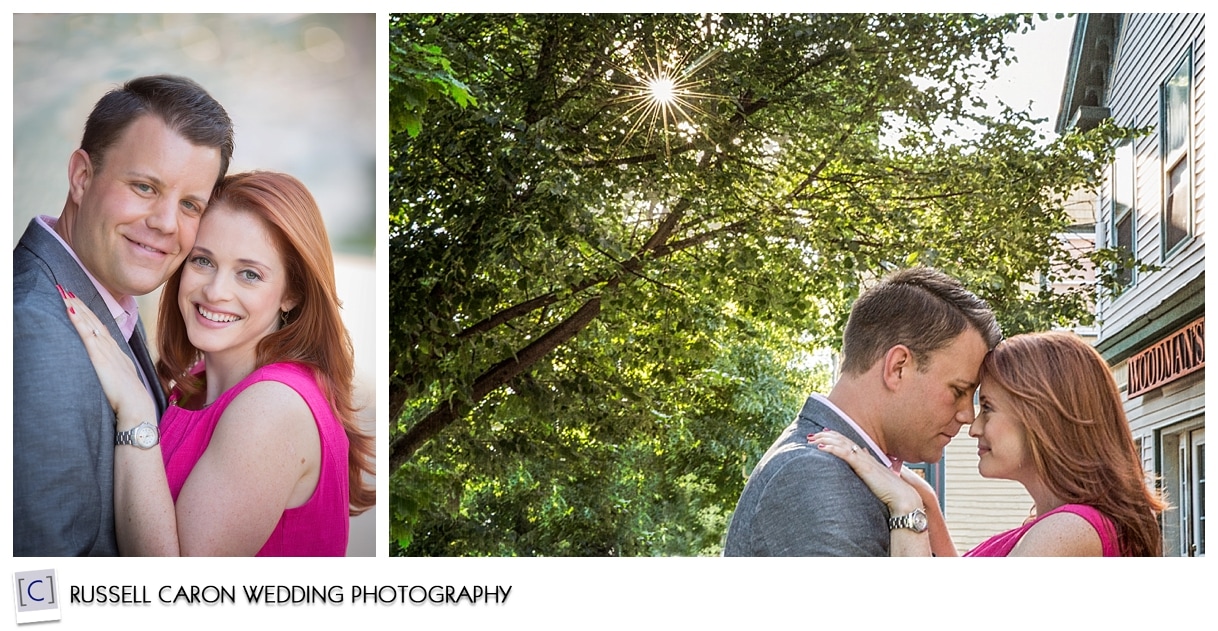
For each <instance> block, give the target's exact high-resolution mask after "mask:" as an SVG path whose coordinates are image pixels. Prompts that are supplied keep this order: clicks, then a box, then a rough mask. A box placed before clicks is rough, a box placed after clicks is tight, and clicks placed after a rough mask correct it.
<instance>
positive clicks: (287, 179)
mask: <svg viewBox="0 0 1218 631" xmlns="http://www.w3.org/2000/svg"><path fill="white" fill-rule="evenodd" d="M64 300H65V304H66V305H67V307H68V311H69V318H70V319H71V320H72V322H73V323H74V324H75V325H76V329H77V332H78V333H80V335H81V339H82V340H83V341H84V343H85V347H86V349H87V350H88V351H89V356H90V358H92V360H93V364H94V368H95V369H96V370H97V374H98V377H99V378H100V380H101V382H102V385H103V387H104V389H105V391H106V396H107V398H108V399H109V401H110V404H111V405H112V406H113V407H114V410H115V412H116V416H117V417H118V421H117V425H118V426H117V427H116V433H117V439H116V445H115V458H114V461H115V465H114V469H115V473H114V477H115V480H114V505H115V514H116V515H117V519H116V524H115V526H116V531H117V536H118V543H119V550H120V551H121V553H122V554H124V555H164V556H178V555H181V556H186V555H212V556H243V555H258V556H341V555H343V554H344V553H345V552H346V548H347V538H348V528H349V526H348V524H349V516H350V515H355V514H359V513H361V512H363V511H364V510H366V509H368V508H369V507H371V506H372V504H373V502H374V499H375V497H374V493H375V491H374V490H373V489H372V488H371V487H370V486H369V484H368V482H367V481H366V480H365V477H364V476H365V475H366V474H367V475H372V473H373V469H372V459H373V456H374V453H375V452H374V446H373V443H372V438H371V437H370V436H369V435H367V434H365V433H364V432H362V431H360V430H359V429H358V427H357V425H356V418H355V410H354V408H353V405H352V401H351V389H352V378H353V374H354V359H353V355H352V350H351V342H350V337H349V335H348V333H347V330H346V328H345V327H344V326H343V323H342V320H341V318H340V316H339V306H340V304H339V300H338V294H337V290H336V287H335V281H334V261H333V258H332V255H331V252H330V242H329V238H328V237H327V234H326V229H325V225H324V223H323V221H322V217H321V213H320V211H319V210H318V208H317V204H316V202H315V201H314V200H313V197H312V195H310V194H309V192H308V190H307V189H306V188H305V187H304V185H303V184H301V183H300V182H299V181H298V180H296V179H295V178H293V177H291V176H289V175H285V174H281V173H269V172H252V173H242V174H237V175H230V176H228V177H227V178H225V179H224V180H223V181H222V182H221V183H220V184H219V185H218V186H217V187H216V190H215V191H213V193H212V196H211V201H210V203H209V205H208V208H207V211H206V212H205V213H204V215H203V218H202V219H201V220H200V223H199V230H198V237H197V240H196V242H195V245H194V248H193V249H192V250H191V252H190V254H189V255H188V256H187V257H186V262H185V263H184V264H183V265H182V267H181V268H179V269H178V271H177V272H176V273H175V274H174V275H173V276H172V277H171V278H170V279H169V281H168V282H167V283H166V285H165V289H164V292H163V293H162V295H161V304H160V313H159V317H158V325H159V330H158V333H159V345H160V359H159V360H158V362H157V374H158V376H159V378H160V380H161V381H162V384H161V385H162V386H163V387H164V388H165V389H166V390H167V391H171V392H172V394H171V397H170V402H171V405H170V407H169V409H168V410H167V411H166V412H165V415H164V417H163V418H161V419H160V422H159V424H158V422H157V418H156V413H155V408H154V407H153V405H152V400H151V398H150V397H149V396H148V390H147V388H146V386H145V385H144V383H143V382H142V381H141V379H140V376H139V373H138V371H137V370H136V368H135V366H134V364H132V363H131V361H130V360H129V359H128V358H127V356H126V355H125V354H124V353H123V351H121V350H120V349H119V347H118V345H117V344H116V343H115V342H114V341H113V340H112V339H111V338H110V336H99V335H97V334H96V331H97V330H99V329H101V328H102V326H101V324H100V322H99V321H98V320H97V318H96V317H95V316H94V315H93V314H92V313H91V312H89V310H88V309H87V308H86V307H85V305H84V303H82V302H81V301H80V300H78V299H76V298H75V296H73V295H72V294H71V293H70V292H65V295H64Z"/></svg>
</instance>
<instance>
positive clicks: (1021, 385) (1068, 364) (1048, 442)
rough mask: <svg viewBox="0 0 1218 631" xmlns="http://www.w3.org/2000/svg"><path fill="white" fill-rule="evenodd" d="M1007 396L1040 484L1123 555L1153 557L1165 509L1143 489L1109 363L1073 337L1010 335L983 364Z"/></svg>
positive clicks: (1159, 550) (1159, 545) (1158, 549)
mask: <svg viewBox="0 0 1218 631" xmlns="http://www.w3.org/2000/svg"><path fill="white" fill-rule="evenodd" d="M981 376H982V377H983V378H984V377H987V376H988V377H990V378H991V379H993V380H994V382H995V383H997V385H998V386H999V387H1000V388H1002V389H1003V390H1005V391H1006V392H1007V393H1009V394H1010V395H1011V401H1012V404H1011V405H1012V407H1013V408H1014V409H1013V410H1012V412H1014V414H1015V416H1016V418H1018V419H1019V420H1020V421H1021V422H1022V423H1023V425H1024V428H1025V433H1026V436H1027V443H1028V444H1027V447H1028V453H1029V454H1030V455H1031V458H1032V462H1033V464H1034V466H1035V467H1036V472H1037V474H1038V475H1039V476H1040V478H1041V480H1042V481H1043V482H1044V483H1045V484H1046V485H1047V486H1048V487H1049V490H1051V491H1052V492H1053V493H1054V494H1055V495H1057V496H1058V498H1060V499H1061V500H1063V501H1064V502H1066V503H1068V504H1087V505H1090V506H1093V507H1095V508H1096V509H1098V510H1099V511H1100V512H1102V513H1104V514H1105V515H1106V516H1108V518H1109V519H1111V520H1112V522H1113V524H1114V525H1115V526H1116V531H1117V538H1118V539H1119V541H1120V545H1121V554H1122V555H1124V556H1159V555H1161V554H1162V553H1163V533H1162V531H1161V529H1160V527H1159V521H1158V517H1159V514H1160V513H1162V512H1163V509H1164V508H1165V507H1166V504H1165V503H1164V502H1163V500H1162V499H1161V498H1160V496H1159V494H1158V493H1156V492H1154V491H1152V490H1151V488H1150V486H1149V485H1148V484H1147V479H1146V474H1145V472H1143V470H1142V464H1141V459H1140V458H1139V456H1138V453H1137V450H1136V448H1135V447H1134V443H1133V436H1132V434H1131V433H1130V430H1129V421H1128V420H1127V419H1126V417H1125V408H1124V406H1123V405H1122V404H1121V396H1120V392H1119V391H1118V389H1117V385H1116V381H1115V380H1114V379H1113V378H1112V372H1111V371H1110V370H1109V369H1108V363H1107V362H1105V361H1104V358H1103V356H1101V355H1100V354H1099V352H1098V351H1096V350H1095V349H1094V348H1092V347H1091V346H1090V345H1089V344H1087V343H1086V342H1084V341H1083V340H1082V339H1081V338H1079V337H1078V336H1077V335H1074V334H1073V333H1063V332H1057V331H1052V332H1045V333H1028V334H1024V335H1016V336H1014V337H1012V338H1010V339H1008V340H1006V341H1004V342H1002V343H1001V344H999V345H998V346H996V347H995V348H994V350H993V351H991V352H990V353H989V355H987V356H986V358H985V361H984V362H982V364H981Z"/></svg>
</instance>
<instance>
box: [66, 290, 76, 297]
mask: <svg viewBox="0 0 1218 631" xmlns="http://www.w3.org/2000/svg"><path fill="white" fill-rule="evenodd" d="M68 297H69V298H75V297H76V294H74V293H72V292H70V291H69V292H68Z"/></svg>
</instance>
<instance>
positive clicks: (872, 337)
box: [842, 267, 1002, 375]
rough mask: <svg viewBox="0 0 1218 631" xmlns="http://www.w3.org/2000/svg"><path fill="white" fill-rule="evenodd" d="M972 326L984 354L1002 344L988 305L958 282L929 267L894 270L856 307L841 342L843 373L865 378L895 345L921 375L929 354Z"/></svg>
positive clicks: (868, 292)
mask: <svg viewBox="0 0 1218 631" xmlns="http://www.w3.org/2000/svg"><path fill="white" fill-rule="evenodd" d="M970 326H971V327H973V329H975V330H976V331H977V332H978V333H979V334H981V337H982V339H984V340H985V344H986V348H991V349H992V348H994V346H995V345H997V344H998V342H999V341H1000V340H1002V331H1001V330H1000V329H999V327H998V322H997V321H996V320H995V319H994V313H993V312H992V311H990V307H989V305H988V304H986V302H985V301H984V300H982V299H980V298H978V297H977V296H976V295H974V294H973V293H972V292H970V291H969V290H967V289H965V288H964V285H963V284H961V283H960V281H958V280H956V279H954V278H952V277H950V276H948V275H947V274H944V273H943V272H940V271H939V270H936V269H933V268H929V267H913V268H909V269H903V270H898V271H896V272H893V273H891V274H889V275H888V276H886V277H884V278H883V279H882V280H881V281H880V283H879V284H878V285H876V286H874V287H872V288H871V289H868V290H867V291H865V292H863V295H862V296H859V298H858V300H856V301H855V302H854V307H853V308H851V310H850V319H849V320H847V321H846V333H845V335H844V336H843V338H842V373H844V374H853V375H859V374H862V373H864V372H867V370H868V369H869V368H871V366H873V365H874V364H875V362H877V361H879V360H880V358H882V357H883V356H884V353H887V352H888V349H890V348H892V347H893V346H896V345H897V344H904V345H905V346H907V347H908V348H909V350H910V352H911V353H913V356H914V358H915V360H917V362H918V369H919V370H925V369H926V367H927V365H928V362H927V361H926V358H928V357H930V354H931V353H933V352H935V351H937V350H939V349H941V348H943V347H945V346H947V345H948V344H950V343H951V341H952V340H954V339H956V337H957V336H959V335H960V334H961V333H962V332H964V329H965V327H970Z"/></svg>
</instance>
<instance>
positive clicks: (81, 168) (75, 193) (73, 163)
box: [68, 149, 93, 206]
mask: <svg viewBox="0 0 1218 631" xmlns="http://www.w3.org/2000/svg"><path fill="white" fill-rule="evenodd" d="M92 181H93V161H92V160H90V159H89V154H88V153H87V152H85V150H84V149H77V150H76V151H73V152H72V155H71V157H69V158H68V196H69V197H71V198H72V203H74V204H76V205H77V206H80V200H81V199H82V198H83V197H84V194H85V189H87V188H89V183H90V182H92Z"/></svg>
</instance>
